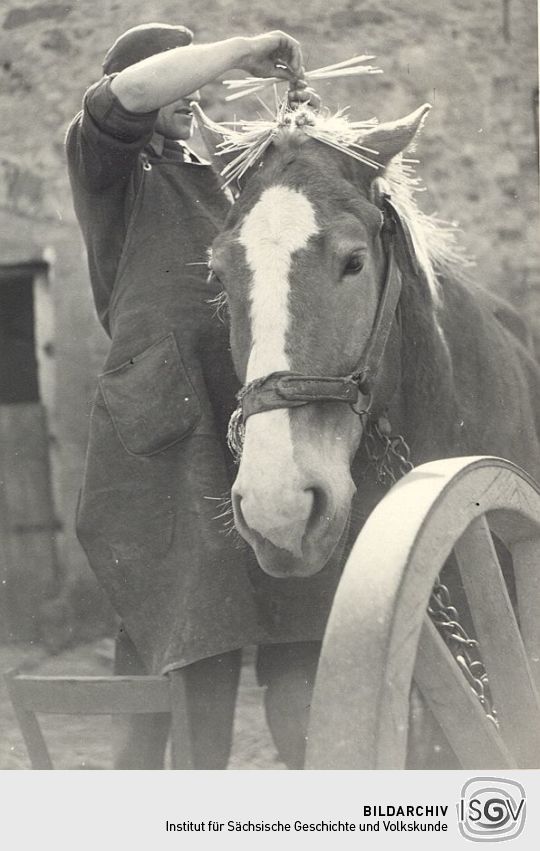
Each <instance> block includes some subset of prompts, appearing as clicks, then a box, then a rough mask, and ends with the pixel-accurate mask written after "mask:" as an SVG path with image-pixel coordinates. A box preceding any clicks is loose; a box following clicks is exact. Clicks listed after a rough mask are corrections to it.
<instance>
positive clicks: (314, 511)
mask: <svg viewBox="0 0 540 851" xmlns="http://www.w3.org/2000/svg"><path fill="white" fill-rule="evenodd" d="M307 492H308V493H310V494H311V498H312V507H311V513H310V515H309V518H308V522H307V525H306V532H307V533H311V532H313V531H315V529H317V528H319V527H320V526H321V525H322V524H324V523H325V522H328V521H329V520H330V517H329V516H328V506H329V499H328V495H327V493H326V491H325V490H324V488H322V487H318V486H315V487H312V488H308V490H307Z"/></svg>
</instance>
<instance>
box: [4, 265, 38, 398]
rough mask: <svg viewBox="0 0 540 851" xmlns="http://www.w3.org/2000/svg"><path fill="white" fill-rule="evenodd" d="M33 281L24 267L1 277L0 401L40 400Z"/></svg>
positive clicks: (32, 277)
mask: <svg viewBox="0 0 540 851" xmlns="http://www.w3.org/2000/svg"><path fill="white" fill-rule="evenodd" d="M4 274H5V272H4ZM33 285H34V276H33V275H32V274H28V273H27V272H26V273H24V272H23V271H21V272H20V273H19V274H17V273H14V274H13V275H12V277H7V276H6V277H4V276H2V278H0V405H9V404H12V403H13V402H37V401H38V400H39V381H38V367H37V359H36V351H35V336H34V294H33Z"/></svg>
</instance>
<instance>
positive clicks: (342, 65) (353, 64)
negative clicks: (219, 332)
mask: <svg viewBox="0 0 540 851" xmlns="http://www.w3.org/2000/svg"><path fill="white" fill-rule="evenodd" d="M371 59H375V57H374V56H368V55H367V54H361V55H360V56H353V57H352V58H351V59H345V60H344V61H343V62H335V63H334V64H333V65H326V66H325V67H324V68H316V69H315V70H314V71H306V73H305V74H304V80H306V82H314V81H317V80H333V79H336V78H338V77H358V76H360V75H362V74H382V70H381V69H380V68H377V67H376V66H374V65H366V64H365V63H366V62H369V61H370V60H371ZM286 82H287V80H283V79H282V78H281V77H267V78H264V79H262V78H259V77H244V78H243V79H240V80H223V85H224V86H227V88H228V89H229V91H230V92H232V94H229V95H227V97H226V98H225V100H227V101H233V100H238V99H239V98H244V97H247V96H248V95H253V94H257V93H258V92H261V91H262V90H263V89H266V88H267V87H268V86H275V85H276V84H277V83H286Z"/></svg>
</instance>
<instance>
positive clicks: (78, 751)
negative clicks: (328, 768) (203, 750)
mask: <svg viewBox="0 0 540 851" xmlns="http://www.w3.org/2000/svg"><path fill="white" fill-rule="evenodd" d="M112 653H113V642H112V640H111V639H101V640H99V641H94V642H91V643H89V644H83V645H81V646H79V647H77V648H75V649H71V650H65V651H64V652H62V653H59V654H58V655H55V656H51V655H48V654H47V653H46V651H45V650H43V649H41V648H36V647H33V646H31V645H9V646H4V647H0V675H3V674H4V672H5V671H7V670H10V669H11V668H19V667H24V669H25V673H32V674H39V675H45V676H47V675H49V676H61V675H79V676H104V675H107V674H109V673H110V672H111V670H112ZM39 720H40V724H41V727H42V730H43V733H44V736H45V740H46V742H47V745H48V748H49V751H50V753H51V758H52V761H53V765H54V767H55V768H62V769H106V768H112V759H111V720H110V718H109V717H108V716H74V715H55V716H41V717H40V719H39ZM0 731H1V732H0V769H29V768H30V762H29V759H28V754H27V753H26V748H25V746H24V741H23V739H22V736H21V733H20V730H19V727H18V724H17V721H16V719H15V716H14V714H13V710H12V707H11V703H10V700H9V697H8V695H7V692H6V688H5V685H4V683H3V678H2V680H1V681H0ZM284 767H285V766H284V765H283V764H282V763H281V762H279V761H278V759H277V756H276V752H275V749H274V746H273V743H272V740H271V738H270V734H269V732H268V729H267V727H266V723H265V719H264V710H263V704H262V689H261V688H259V686H258V685H257V682H256V679H255V672H254V668H253V653H250V652H249V650H248V651H246V653H245V656H244V665H243V668H242V677H241V681H240V692H239V698H238V705H237V710H236V717H235V729H234V744H233V752H232V756H231V760H230V764H229V768H230V769H279V768H284Z"/></svg>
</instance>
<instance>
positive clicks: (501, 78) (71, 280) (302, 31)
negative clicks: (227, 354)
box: [0, 0, 540, 613]
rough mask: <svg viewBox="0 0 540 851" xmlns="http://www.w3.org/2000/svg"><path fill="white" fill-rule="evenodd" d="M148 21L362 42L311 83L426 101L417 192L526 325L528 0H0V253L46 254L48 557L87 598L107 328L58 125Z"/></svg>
mask: <svg viewBox="0 0 540 851" xmlns="http://www.w3.org/2000/svg"><path fill="white" fill-rule="evenodd" d="M149 20H163V21H168V22H171V23H174V22H180V23H185V24H187V25H188V26H190V27H192V28H193V29H194V30H195V31H196V33H197V38H198V40H199V41H212V40H216V39H219V38H222V37H226V36H229V35H233V34H242V33H245V34H254V33H257V32H260V31H263V30H267V29H275V28H280V29H285V30H288V31H289V32H291V33H292V34H293V35H295V36H296V37H297V38H299V39H300V40H301V42H302V44H303V46H304V54H305V59H306V66H307V67H308V68H313V67H317V66H321V65H324V64H328V63H330V62H335V61H338V60H340V59H344V58H347V57H349V56H352V55H355V54H357V53H360V52H369V53H373V54H376V56H377V62H378V64H379V65H380V67H382V68H383V69H384V72H385V73H384V76H377V77H372V78H368V79H363V80H361V81H358V80H354V79H352V80H348V81H341V82H340V81H336V82H333V83H331V84H330V83H326V84H324V85H323V86H321V87H320V89H319V91H320V93H321V94H322V95H323V98H324V100H325V102H326V103H327V104H328V105H329V106H344V105H347V104H350V105H351V114H352V115H353V116H354V117H355V118H358V119H359V118H366V117H370V116H372V115H376V116H377V117H378V118H380V119H381V120H389V119H393V118H396V117H397V116H399V115H402V114H405V113H407V112H410V111H411V110H412V109H414V108H416V107H417V106H418V105H420V104H421V103H423V102H425V101H430V102H431V103H432V104H433V107H434V108H433V110H432V112H431V114H430V116H429V120H428V123H427V125H426V128H425V131H424V133H423V136H422V139H421V141H420V144H419V147H418V151H417V153H418V156H419V158H420V159H421V161H422V165H421V167H420V171H421V174H422V175H423V177H424V180H425V183H426V185H427V186H428V191H427V192H426V193H425V195H424V196H423V202H422V203H423V206H424V207H425V209H426V210H427V211H433V210H436V211H437V212H438V213H439V215H440V216H442V217H443V218H446V219H449V220H458V221H459V222H460V223H461V226H462V228H463V240H464V242H465V244H466V246H467V247H468V249H469V250H470V252H471V253H472V254H474V255H475V256H476V258H477V261H478V276H479V278H480V279H481V280H482V281H483V282H484V283H485V284H486V285H487V286H489V287H491V288H493V289H494V290H496V291H497V292H499V293H501V294H504V295H506V296H507V297H508V298H510V299H512V301H514V303H515V304H517V305H518V306H520V307H521V308H522V309H523V310H524V311H525V312H526V313H527V314H528V316H529V318H530V319H531V320H532V323H533V325H534V327H535V329H536V331H537V333H540V266H539V256H538V133H537V118H536V116H537V111H536V112H535V109H536V110H537V108H536V106H535V104H536V103H537V90H536V86H537V46H536V41H537V35H536V33H537V28H536V4H535V2H534V0H475V2H474V3H470V0H446V2H444V3H443V2H442V0H439V2H436V0H386V1H385V2H384V3H382V2H381V0H378V2H375V0H333V2H323V0H311V2H310V0H306V2H291V0H272V2H271V3H268V2H262V0H198V2H197V3H193V2H191V1H190V2H188V0H174V2H172V1H171V0H123V2H114V0H72V2H66V3H58V2H46V0H43V2H38V3H36V2H32V0H2V4H1V7H0V121H1V127H2V135H1V139H0V257H3V258H4V260H3V261H2V260H1V259H0V262H13V261H6V260H5V258H6V257H13V256H15V255H16V256H18V257H20V258H21V259H22V260H24V259H28V255H29V254H31V253H32V252H34V253H35V246H38V250H39V251H41V252H42V251H43V250H44V249H46V248H50V249H53V250H54V253H55V256H56V261H55V264H54V267H53V270H52V287H53V297H54V308H55V323H56V343H55V358H56V370H57V382H56V393H55V399H54V403H53V410H54V417H53V422H52V425H51V427H52V429H53V430H54V438H55V445H56V446H57V452H56V455H55V473H56V489H57V501H58V503H59V504H58V511H59V513H60V515H61V518H62V520H63V523H64V529H65V534H64V537H63V541H62V557H63V560H64V563H65V566H66V569H67V571H68V575H69V576H70V578H71V581H72V584H73V585H74V587H76V588H77V589H78V591H77V594H76V595H75V596H76V598H77V599H78V600H79V601H82V607H83V608H84V607H86V608H87V609H89V610H95V609H96V607H97V605H98V604H97V603H96V599H98V598H97V597H96V596H95V586H94V585H93V581H92V580H91V578H90V575H89V573H88V569H87V567H86V563H85V560H84V556H83V555H82V553H81V551H80V548H79V546H78V544H77V542H76V541H75V539H74V536H73V531H72V529H73V514H74V505H75V502H76V493H77V489H78V486H79V483H80V478H81V474H82V465H83V458H84V447H85V441H86V432H87V424H88V413H89V404H90V399H91V396H92V392H93V387H94V377H95V374H96V372H98V370H99V366H100V363H101V362H102V360H103V357H104V354H105V352H106V347H107V341H106V338H105V336H104V334H103V333H102V331H101V330H100V328H99V326H98V324H97V322H96V320H95V318H94V314H93V308H92V304H91V300H90V295H89V287H88V281H87V275H86V269H85V261H84V255H83V249H82V244H81V240H80V238H79V233H78V229H77V226H76V223H75V219H74V215H73V211H72V207H71V199H70V193H69V187H68V183H67V179H66V171H65V164H64V156H63V138H64V134H65V130H66V127H67V124H68V122H69V120H70V118H71V117H72V116H73V115H74V114H75V112H76V111H77V110H78V108H79V105H80V102H81V97H82V94H83V92H84V90H85V88H86V87H87V86H88V85H89V84H90V83H91V82H93V81H94V80H95V79H96V78H97V77H98V76H99V72H100V62H101V59H102V57H103V55H104V53H105V52H106V49H107V48H108V46H109V45H110V43H111V42H112V40H113V39H114V38H115V37H116V35H117V34H118V33H120V32H121V31H122V30H123V29H125V28H127V27H128V26H131V25H133V24H136V23H141V22H143V21H149ZM205 94H206V98H207V103H206V105H207V106H208V107H209V108H210V111H211V112H212V114H213V115H214V117H216V118H222V117H225V116H226V115H227V113H228V112H230V111H231V110H230V109H228V108H226V106H225V104H224V100H223V92H222V91H221V87H220V86H219V85H217V84H214V85H212V86H210V87H209V88H208V91H207V92H206V93H205ZM240 109H242V111H243V112H247V111H249V109H253V106H248V105H247V104H245V103H244V102H242V106H241V107H237V111H240ZM94 613H95V611H94Z"/></svg>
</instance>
